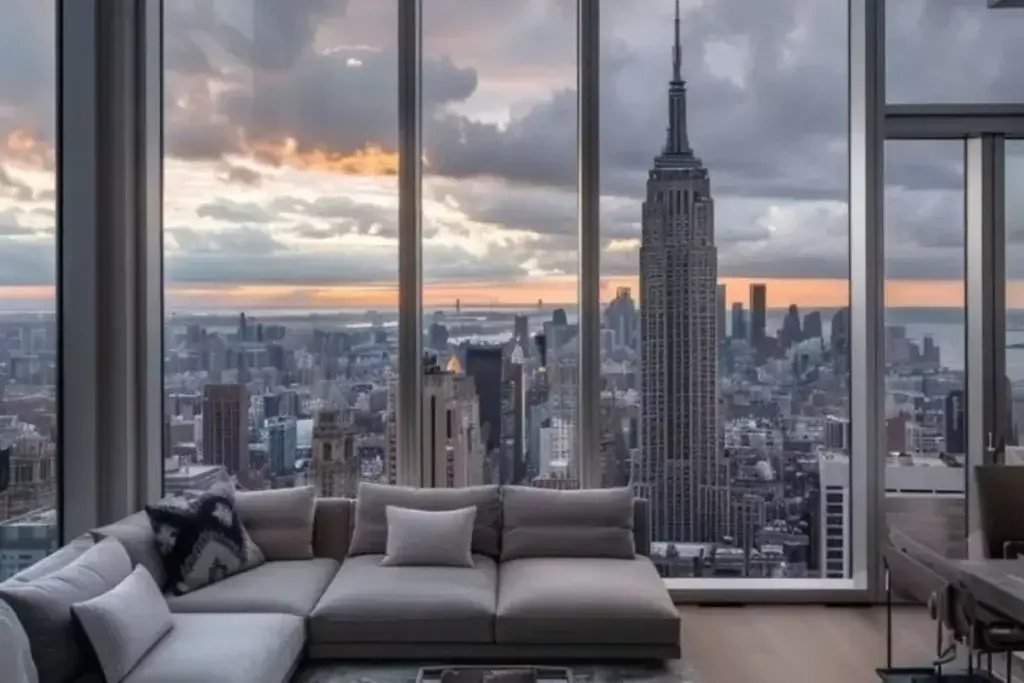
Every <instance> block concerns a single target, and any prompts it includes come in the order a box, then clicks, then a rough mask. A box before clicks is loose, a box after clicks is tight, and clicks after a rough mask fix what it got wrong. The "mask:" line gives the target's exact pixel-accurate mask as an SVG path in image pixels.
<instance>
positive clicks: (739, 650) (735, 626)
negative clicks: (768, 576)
mask: <svg viewBox="0 0 1024 683" xmlns="http://www.w3.org/2000/svg"><path fill="white" fill-rule="evenodd" d="M680 614H681V616H682V629H683V652H684V656H685V657H686V659H687V660H688V661H689V662H691V663H692V664H693V668H694V669H696V671H697V673H698V674H699V683H875V682H877V681H878V678H877V676H876V675H875V673H874V670H875V668H876V667H879V666H882V665H883V663H884V661H885V612H884V610H883V609H881V608H864V607H861V608H856V607H798V606H780V607H765V606H756V605H752V606H749V607H696V606H683V607H680ZM893 623H894V633H895V634H896V637H895V639H894V643H895V646H894V660H895V663H896V664H897V665H900V664H902V665H905V666H907V665H917V664H922V663H926V662H928V661H930V660H931V657H932V655H933V653H934V652H935V632H934V630H933V629H934V627H933V626H932V622H930V621H929V620H928V618H927V615H926V614H925V612H924V609H923V608H921V607H903V608H899V609H898V610H897V611H896V613H895V616H894V622H893Z"/></svg>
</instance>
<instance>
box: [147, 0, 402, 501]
mask: <svg viewBox="0 0 1024 683" xmlns="http://www.w3.org/2000/svg"><path fill="white" fill-rule="evenodd" d="M164 7H165V28H164V31H165V35H164V42H165V85H164V88H165V100H166V109H165V162H164V173H165V189H164V225H165V233H164V234H165V252H164V253H165V283H166V284H165V310H166V321H165V349H166V353H165V358H164V366H165V413H166V415H165V418H164V419H165V426H164V429H165V444H164V451H165V452H164V457H165V487H166V488H167V489H178V488H182V487H194V486H197V485H203V484H204V483H206V482H207V481H208V480H209V478H211V477H213V476H216V472H217V470H218V469H219V468H225V469H226V470H227V471H228V472H229V473H230V474H231V475H232V476H233V477H234V478H235V479H236V481H237V484H238V485H239V486H240V487H243V488H266V487H283V486H293V485H304V484H312V485H314V486H316V487H317V490H318V492H319V493H320V494H321V495H328V496H331V495H354V494H355V490H356V486H357V485H358V483H359V482H360V481H362V480H369V481H377V482H385V483H386V482H392V483H393V482H394V481H395V477H396V470H397V462H396V460H397V437H396V426H395V403H396V393H397V386H398V385H397V360H398V341H397V331H398V328H397V302H398V299H397V264H398V229H397V223H398V220H397V216H398V183H397V179H396V178H397V173H398V153H397V137H398V135H397V132H398V123H397V101H398V88H397V72H398V70H397V51H396V31H395V27H396V23H397V3H396V2H393V1H388V2H382V1H380V0H359V1H352V2H348V3H289V2H277V1H276V0H273V1H271V0H246V1H243V2H237V3H207V2H191V1H189V0H166V2H165V3H164Z"/></svg>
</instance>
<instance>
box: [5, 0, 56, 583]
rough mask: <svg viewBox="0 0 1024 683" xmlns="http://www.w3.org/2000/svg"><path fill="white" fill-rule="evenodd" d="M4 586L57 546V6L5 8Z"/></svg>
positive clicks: (14, 4) (30, 2) (8, 3)
mask: <svg viewBox="0 0 1024 683" xmlns="http://www.w3.org/2000/svg"><path fill="white" fill-rule="evenodd" d="M0 14H2V17H3V18H2V20H0V241H2V242H3V244H2V246H0V254H2V255H3V259H4V260H3V266H2V267H0V274H2V275H0V379H2V389H0V581H4V580H5V579H8V578H10V577H11V576H13V575H14V574H16V573H17V572H19V571H21V570H22V569H25V568H27V567H29V566H30V565H32V564H35V563H36V562H37V561H39V560H40V559H42V558H43V557H45V556H46V555H47V554H49V553H51V552H53V551H54V550H56V549H57V546H58V543H59V529H58V518H57V506H58V505H60V500H59V495H58V492H59V488H58V486H59V484H58V482H59V479H58V473H57V460H58V458H57V447H58V444H57V415H56V413H57V389H56V387H57V368H58V365H57V306H56V296H55V293H56V288H55V284H56V268H55V264H56V253H57V250H56V240H55V211H56V196H55V189H56V164H55V158H54V141H55V128H56V96H55V95H56V63H55V56H56V49H55V45H56V42H55V26H56V17H55V3H54V2H53V1H52V0H5V2H4V3H3V8H2V9H0Z"/></svg>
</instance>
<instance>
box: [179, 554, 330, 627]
mask: <svg viewBox="0 0 1024 683" xmlns="http://www.w3.org/2000/svg"><path fill="white" fill-rule="evenodd" d="M337 572H338V563H337V562H335V561H334V560H331V559H327V558H316V559H312V560H286V561H281V562H267V563H265V564H261V565H260V566H259V567H256V568H255V569H250V570H249V571H245V572H242V573H241V574H235V575H234V576H229V577H228V578H226V579H224V580H223V581H218V582H217V583H215V584H213V585H210V586H206V587H205V588H200V589H199V590H197V591H193V592H191V593H186V594H185V595H167V596H166V597H167V606H168V607H170V608H171V611H172V612H175V613H178V614H181V613H186V612H267V613H271V614H294V615H296V616H299V617H308V616H309V613H310V612H312V611H313V606H314V605H316V602H317V600H319V599H320V596H321V595H323V593H324V589H325V588H327V586H328V584H330V583H331V579H333V578H334V575H335V574H336V573H337Z"/></svg>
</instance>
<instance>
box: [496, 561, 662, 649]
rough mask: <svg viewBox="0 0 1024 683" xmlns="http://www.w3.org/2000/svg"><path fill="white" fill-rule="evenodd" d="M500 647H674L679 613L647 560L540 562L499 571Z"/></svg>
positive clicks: (501, 567)
mask: <svg viewBox="0 0 1024 683" xmlns="http://www.w3.org/2000/svg"><path fill="white" fill-rule="evenodd" d="M495 633H496V635H497V642H498V643H528V644H545V645H559V644H562V645H566V644H591V645H671V644H676V643H678V642H679V612H678V610H676V607H675V605H673V604H672V599H671V598H670V597H669V594H668V590H667V589H666V588H665V582H664V580H663V579H662V578H661V577H660V576H659V575H658V571H657V570H656V569H655V568H654V565H653V564H652V563H651V561H650V560H649V559H648V558H646V557H637V558H634V559H632V560H615V559H605V558H534V559H523V560H512V561H511V562H502V563H501V564H500V565H499V568H498V614H497V620H496V624H495Z"/></svg>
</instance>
